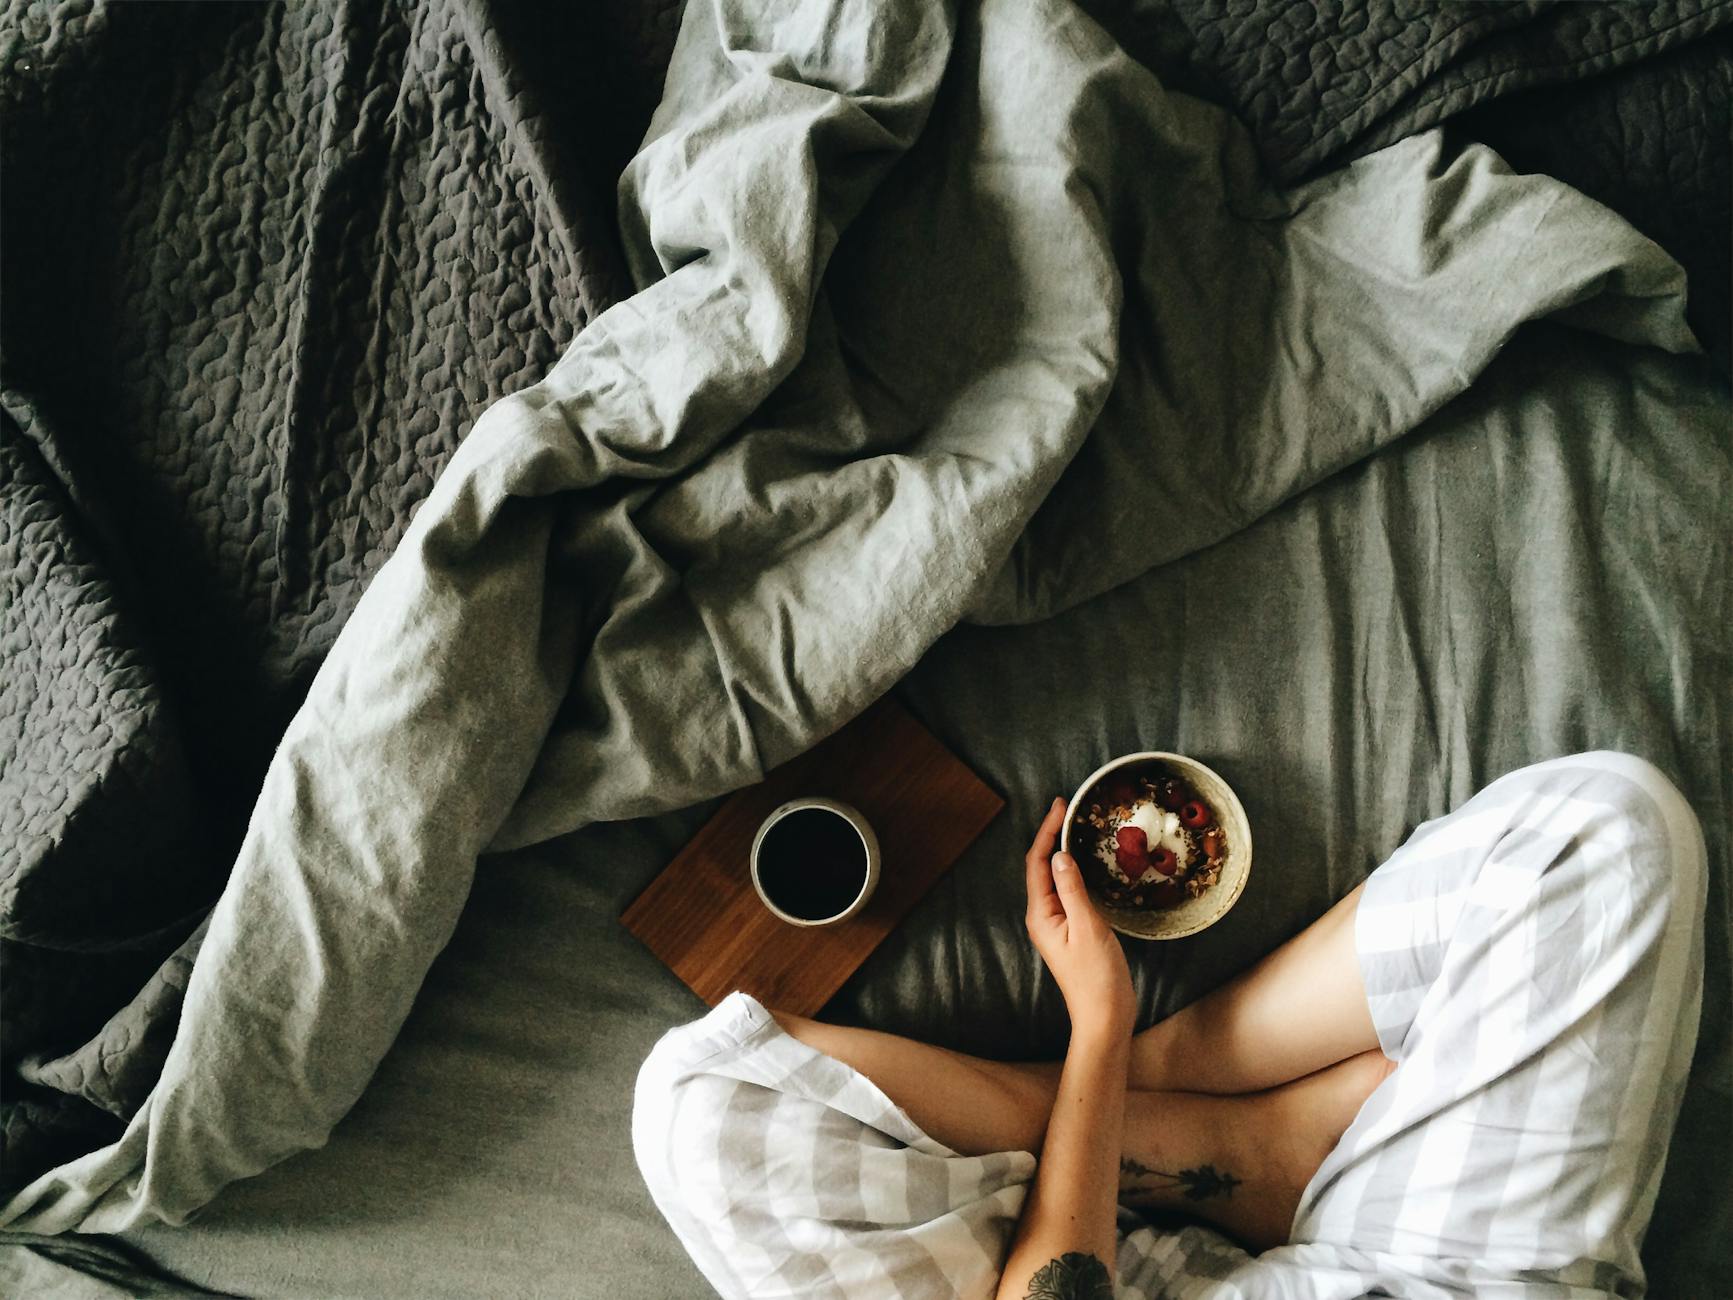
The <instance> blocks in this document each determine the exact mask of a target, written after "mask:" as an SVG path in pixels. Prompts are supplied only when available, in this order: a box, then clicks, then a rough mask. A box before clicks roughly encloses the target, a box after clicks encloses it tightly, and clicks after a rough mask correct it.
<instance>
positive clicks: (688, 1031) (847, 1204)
mask: <svg viewBox="0 0 1733 1300" xmlns="http://www.w3.org/2000/svg"><path fill="white" fill-rule="evenodd" d="M632 1145H633V1148H634V1150H635V1153H636V1155H637V1159H638V1167H639V1169H640V1170H641V1171H642V1172H643V1175H644V1180H645V1182H646V1183H647V1184H648V1186H649V1188H650V1194H651V1196H652V1197H653V1198H654V1200H655V1202H656V1205H657V1208H658V1209H660V1210H661V1211H662V1214H663V1216H664V1217H666V1218H667V1220H668V1224H669V1226H670V1227H672V1228H673V1229H674V1233H675V1235H676V1236H678V1237H679V1238H680V1242H681V1244H682V1245H683V1246H685V1247H686V1250H687V1253H689V1254H690V1255H691V1256H692V1259H693V1261H694V1262H695V1263H696V1264H697V1265H698V1268H699V1269H700V1271H702V1272H703V1274H704V1276H705V1277H706V1278H708V1279H709V1281H710V1283H711V1285H712V1286H714V1287H715V1288H716V1290H717V1291H718V1292H719V1293H720V1294H722V1295H723V1296H726V1297H729V1298H730V1300H733V1298H735V1297H747V1296H752V1297H796V1296H799V1297H808V1296H811V1297H859V1298H860V1300H880V1298H881V1297H883V1298H887V1300H888V1298H890V1297H909V1298H910V1300H927V1298H928V1297H950V1296H990V1295H992V1294H993V1291H994V1289H995V1288H996V1287H997V1285H998V1282H999V1267H1000V1264H1001V1263H1002V1262H1003V1260H1004V1256H1005V1253H1006V1251H1007V1250H1008V1249H1009V1248H1010V1244H1011V1234H1012V1232H1014V1231H1015V1229H1016V1226H1017V1218H1018V1216H1019V1214H1020V1213H1021V1212H1022V1207H1023V1197H1024V1193H1025V1190H1026V1187H1027V1184H1028V1183H1029V1181H1030V1179H1032V1178H1033V1177H1034V1170H1035V1157H1034V1156H1032V1155H1030V1154H1029V1153H1028V1152H1026V1151H1006V1152H1000V1153H998V1154H995V1155H987V1156H961V1155H958V1154H957V1153H955V1152H953V1151H951V1150H950V1149H949V1148H948V1147H945V1146H944V1145H942V1144H941V1143H938V1142H935V1141H933V1139H932V1138H930V1137H928V1136H927V1135H926V1134H925V1133H923V1132H922V1131H921V1130H920V1129H919V1128H918V1127H916V1125H915V1123H914V1121H913V1120H911V1119H910V1118H909V1117H908V1115H907V1114H906V1113H905V1112H904V1111H903V1110H902V1109H901V1108H900V1107H898V1106H897V1105H896V1104H895V1103H893V1102H892V1101H891V1100H890V1098H888V1097H887V1096H885V1094H884V1093H883V1092H882V1091H880V1089H879V1088H878V1086H877V1085H876V1084H874V1083H873V1082H872V1081H871V1080H870V1079H868V1078H867V1077H866V1076H865V1075H863V1074H861V1073H860V1072H859V1071H857V1070H855V1069H854V1068H853V1067H851V1066H848V1065H844V1064H843V1063H842V1062H841V1061H838V1060H836V1059H834V1058H832V1057H829V1056H825V1055H824V1054H822V1053H820V1052H818V1051H815V1050H814V1049H813V1048H811V1047H808V1046H807V1045H806V1044H804V1043H802V1042H800V1041H799V1040H797V1039H795V1038H792V1037H790V1036H789V1035H788V1034H787V1033H785V1032H784V1031H783V1030H782V1028H781V1026H779V1025H778V1024H777V1023H776V1022H775V1020H773V1019H772V1018H771V1017H770V1015H769V1013H768V1012H767V1011H766V1010H765V1009H764V1008H763V1007H762V1006H760V1005H759V1004H758V1003H757V1002H756V1001H755V1000H753V999H752V998H750V997H747V996H746V995H745V994H742V993H735V994H732V995H731V996H729V997H728V998H726V999H725V1000H724V1001H723V1002H722V1003H721V1004H720V1005H718V1006H717V1007H716V1009H715V1010H714V1011H712V1012H711V1013H710V1014H709V1015H708V1016H706V1017H705V1018H704V1019H703V1020H700V1021H698V1022H697V1023H696V1024H692V1025H687V1026H685V1027H683V1028H680V1029H676V1030H673V1031H672V1032H670V1033H669V1034H667V1035H666V1036H665V1037H664V1038H663V1039H662V1041H661V1042H660V1043H658V1044H657V1045H656V1048H655V1050H654V1051H652V1052H651V1054H650V1057H649V1059H648V1060H647V1061H645V1063H644V1066H643V1069H642V1070H641V1071H640V1072H639V1076H638V1087H637V1093H636V1100H635V1103H634V1108H633V1118H632Z"/></svg>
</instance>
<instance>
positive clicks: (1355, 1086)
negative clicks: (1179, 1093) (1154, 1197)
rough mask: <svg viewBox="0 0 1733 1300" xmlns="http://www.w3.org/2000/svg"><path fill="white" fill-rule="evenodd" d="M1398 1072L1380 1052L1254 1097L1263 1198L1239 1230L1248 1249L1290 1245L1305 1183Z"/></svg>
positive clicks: (1367, 1054)
mask: <svg viewBox="0 0 1733 1300" xmlns="http://www.w3.org/2000/svg"><path fill="white" fill-rule="evenodd" d="M1395 1068H1396V1062H1394V1061H1392V1060H1390V1059H1389V1058H1388V1057H1386V1056H1385V1055H1384V1053H1382V1052H1379V1051H1371V1052H1362V1053H1360V1055H1358V1056H1351V1057H1349V1058H1348V1059H1347V1060H1346V1061H1340V1062H1338V1063H1337V1064H1335V1065H1332V1066H1328V1067H1326V1068H1324V1069H1322V1070H1319V1071H1317V1072H1316V1073H1315V1074H1308V1075H1307V1076H1306V1077H1305V1078H1303V1079H1295V1080H1294V1081H1293V1082H1292V1083H1285V1084H1283V1085H1282V1086H1281V1087H1279V1088H1271V1089H1269V1090H1268V1091H1266V1092H1261V1093H1254V1094H1253V1095H1252V1097H1251V1101H1252V1103H1253V1108H1254V1112H1253V1113H1254V1115H1255V1116H1256V1119H1255V1120H1254V1121H1253V1123H1252V1126H1251V1132H1252V1133H1253V1134H1254V1135H1255V1136H1256V1138H1257V1140H1258V1144H1259V1148H1260V1155H1261V1159H1260V1160H1259V1161H1258V1165H1259V1167H1260V1168H1261V1169H1262V1170H1263V1177H1262V1182H1263V1188H1262V1190H1263V1191H1264V1193H1265V1194H1264V1195H1262V1196H1259V1197H1257V1198H1256V1199H1255V1213H1253V1214H1251V1215H1249V1216H1248V1220H1247V1223H1246V1225H1245V1227H1244V1228H1243V1229H1242V1230H1241V1232H1242V1236H1243V1238H1244V1240H1245V1241H1246V1243H1247V1244H1248V1245H1249V1246H1251V1247H1252V1248H1253V1249H1255V1250H1268V1249H1270V1248H1271V1247H1273V1246H1282V1245H1286V1244H1287V1241H1288V1233H1289V1230H1290V1229H1291V1228H1292V1227H1293V1223H1294V1214H1295V1212H1296V1211H1298V1209H1299V1208H1300V1196H1301V1194H1302V1193H1303V1192H1304V1191H1305V1190H1306V1184H1308V1183H1309V1182H1311V1181H1312V1175H1314V1174H1316V1173H1317V1172H1318V1166H1319V1165H1321V1164H1323V1163H1324V1158H1325V1157H1326V1156H1328V1155H1329V1154H1330V1152H1331V1151H1332V1150H1333V1149H1334V1148H1335V1145H1336V1143H1337V1142H1339V1141H1340V1140H1341V1137H1342V1134H1343V1133H1345V1132H1346V1131H1347V1129H1348V1125H1350V1124H1352V1123H1353V1122H1354V1116H1356V1115H1357V1114H1359V1113H1360V1107H1361V1106H1363V1105H1364V1104H1365V1102H1366V1099H1367V1098H1368V1097H1370V1096H1371V1095H1372V1092H1373V1090H1374V1089H1376V1088H1377V1087H1378V1085H1379V1084H1381V1083H1383V1082H1384V1080H1385V1079H1387V1078H1389V1077H1390V1074H1391V1072H1392V1071H1393V1070H1395ZM1251 1204H1252V1202H1251V1201H1250V1200H1248V1205H1251Z"/></svg>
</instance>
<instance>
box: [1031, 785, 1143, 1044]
mask: <svg viewBox="0 0 1733 1300" xmlns="http://www.w3.org/2000/svg"><path fill="white" fill-rule="evenodd" d="M1064 821H1065V801H1064V800H1063V799H1055V800H1054V801H1053V806H1052V807H1051V808H1049V809H1048V810H1047V816H1046V818H1045V819H1044V820H1043V821H1042V823H1041V829H1040V830H1038V831H1036V832H1035V842H1034V843H1033V844H1031V845H1030V846H1029V852H1028V854H1027V855H1026V856H1025V857H1024V859H1023V864H1024V866H1025V868H1026V869H1027V885H1028V891H1029V910H1028V912H1027V914H1026V915H1025V917H1024V922H1025V924H1027V925H1028V927H1029V937H1030V938H1031V939H1032V940H1034V942H1035V950H1036V951H1037V952H1039V953H1040V954H1041V960H1042V961H1044V962H1046V963H1047V969H1048V970H1050V971H1052V972H1053V978H1054V979H1055V980H1057V981H1058V983H1059V991H1060V992H1061V993H1062V994H1064V995H1065V1008H1066V1010H1067V1011H1069V1012H1070V1013H1071V1028H1072V1032H1073V1034H1077V1033H1079V1032H1082V1033H1097V1034H1102V1035H1106V1036H1111V1037H1121V1036H1124V1037H1129V1036H1130V1034H1131V1029H1132V1025H1133V1024H1134V1023H1135V1021H1136V1019H1137V999H1136V997H1135V995H1134V994H1133V993H1132V990H1131V971H1130V969H1129V968H1128V967H1127V966H1126V964H1125V952H1124V950H1123V949H1121V948H1120V946H1119V939H1118V938H1117V937H1116V936H1115V935H1114V933H1113V931H1112V929H1110V928H1109V927H1108V924H1107V922H1106V921H1104V920H1102V919H1101V913H1099V912H1098V911H1096V910H1095V903H1094V900H1092V899H1091V898H1090V897H1089V891H1088V890H1086V889H1085V888H1084V887H1083V877H1082V876H1081V875H1080V874H1079V873H1078V870H1077V863H1076V862H1075V861H1073V860H1072V858H1071V855H1070V854H1068V853H1054V851H1053V846H1054V845H1055V844H1057V843H1058V842H1059V828H1060V827H1061V826H1062V825H1063V824H1064Z"/></svg>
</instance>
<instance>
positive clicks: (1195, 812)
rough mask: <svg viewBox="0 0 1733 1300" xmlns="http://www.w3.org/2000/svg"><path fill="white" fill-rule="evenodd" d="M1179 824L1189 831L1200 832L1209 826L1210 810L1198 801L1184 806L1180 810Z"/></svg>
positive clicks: (1194, 800)
mask: <svg viewBox="0 0 1733 1300" xmlns="http://www.w3.org/2000/svg"><path fill="white" fill-rule="evenodd" d="M1179 824H1180V825H1181V826H1184V827H1186V828H1187V829H1189V830H1194V831H1195V830H1198V829H1200V828H1201V827H1203V826H1207V825H1208V824H1209V809H1208V808H1205V807H1204V806H1203V805H1202V804H1201V803H1199V802H1198V801H1197V800H1196V799H1193V800H1192V801H1191V802H1190V803H1187V804H1184V805H1182V806H1181V807H1180V810H1179Z"/></svg>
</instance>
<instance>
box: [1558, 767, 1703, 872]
mask: <svg viewBox="0 0 1733 1300" xmlns="http://www.w3.org/2000/svg"><path fill="white" fill-rule="evenodd" d="M1555 761H1556V763H1557V764H1559V765H1560V768H1561V769H1562V771H1563V772H1564V773H1568V777H1567V780H1568V786H1567V787H1566V788H1567V789H1568V793H1569V797H1570V805H1571V807H1572V809H1573V810H1574V811H1573V812H1572V814H1571V816H1572V817H1573V818H1574V819H1576V820H1578V821H1579V822H1580V823H1581V826H1580V830H1579V832H1578V833H1579V834H1581V835H1585V836H1594V837H1597V838H1602V837H1604V842H1605V843H1607V844H1608V845H1609V847H1611V848H1613V851H1614V852H1616V853H1617V855H1618V859H1619V861H1620V862H1622V863H1624V864H1625V865H1626V866H1627V868H1628V869H1627V871H1626V872H1621V873H1613V878H1612V879H1609V887H1615V888H1616V887H1624V888H1636V889H1639V890H1642V891H1644V892H1647V893H1649V894H1651V895H1653V896H1655V898H1656V900H1657V901H1679V902H1688V903H1690V904H1691V905H1693V906H1695V905H1696V903H1697V901H1698V898H1699V896H1700V895H1701V894H1702V893H1703V891H1704V889H1705V888H1706V879H1705V877H1706V870H1705V868H1706V853H1705V851H1704V844H1703V829H1702V825H1701V824H1700V823H1699V821H1698V820H1697V815H1696V813H1695V812H1693V811H1692V809H1691V806H1690V804H1689V802H1687V800H1686V799H1685V796H1684V794H1683V793H1681V791H1680V790H1679V787H1678V786H1677V785H1676V784H1674V782H1673V780H1672V779H1671V778H1670V777H1668V776H1667V774H1666V773H1665V772H1663V771H1662V770H1661V769H1660V768H1659V767H1657V766H1655V764H1654V763H1652V762H1650V761H1649V760H1648V759H1646V758H1641V757H1639V756H1637V755H1635V754H1626V753H1620V752H1617V751H1613V750H1595V751H1591V752H1588V753H1583V754H1574V755H1572V756H1571V757H1570V758H1567V759H1559V760H1555ZM1615 879H1616V880H1617V883H1616V884H1615V883H1614V880H1615Z"/></svg>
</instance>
